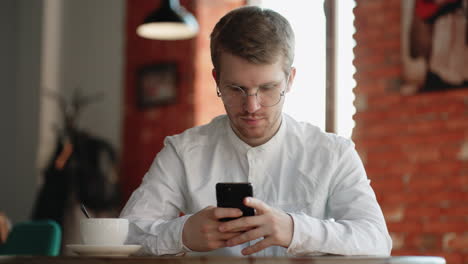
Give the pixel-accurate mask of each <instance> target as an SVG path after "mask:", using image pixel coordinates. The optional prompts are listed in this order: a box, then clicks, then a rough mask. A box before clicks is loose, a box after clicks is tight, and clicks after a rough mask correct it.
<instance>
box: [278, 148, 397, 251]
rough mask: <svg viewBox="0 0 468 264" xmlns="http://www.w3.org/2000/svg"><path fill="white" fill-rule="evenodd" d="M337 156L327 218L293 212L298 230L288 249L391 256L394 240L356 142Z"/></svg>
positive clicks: (296, 229)
mask: <svg viewBox="0 0 468 264" xmlns="http://www.w3.org/2000/svg"><path fill="white" fill-rule="evenodd" d="M336 160H337V161H336V167H335V170H334V172H333V174H332V178H331V181H330V188H329V196H328V201H327V207H326V216H327V217H326V218H327V219H325V220H324V219H318V218H314V217H311V216H309V215H307V214H305V213H289V214H290V215H291V216H292V218H293V221H294V233H293V239H292V241H291V244H290V246H289V248H288V251H287V253H288V254H291V255H301V256H303V255H316V254H317V253H322V254H338V255H375V256H389V255H390V251H391V248H392V241H391V238H390V235H389V234H388V230H387V226H386V224H385V219H384V217H383V214H382V211H381V209H380V206H379V204H378V203H377V200H376V197H375V194H374V191H373V190H372V188H371V186H370V184H369V183H370V181H369V180H368V179H367V176H366V173H365V170H364V167H363V165H362V162H361V160H360V158H359V156H358V154H357V152H356V151H355V149H354V145H353V144H350V145H348V147H347V148H345V150H344V151H342V154H341V155H340V156H339V157H337V159H336Z"/></svg>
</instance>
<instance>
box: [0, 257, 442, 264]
mask: <svg viewBox="0 0 468 264" xmlns="http://www.w3.org/2000/svg"><path fill="white" fill-rule="evenodd" d="M7 263H8V264H20V263H21V264H23V263H27V264H36V263H37V264H75V263H86V264H140V263H141V264H445V259H444V258H441V257H430V256H402V257H381V258H379V257H341V256H340V257H337V256H324V257H301V258H292V257H290V258H288V257H275V258H273V257H269V258H252V257H245V258H242V257H37V256H0V264H7Z"/></svg>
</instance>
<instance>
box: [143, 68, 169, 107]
mask: <svg viewBox="0 0 468 264" xmlns="http://www.w3.org/2000/svg"><path fill="white" fill-rule="evenodd" d="M137 81H138V83H137V101H138V102H137V103H138V106H139V107H140V108H148V107H153V106H158V105H165V104H170V103H174V102H175V101H176V98H177V66H176V64H175V63H160V64H152V65H147V66H144V67H142V68H140V69H139V70H138V72H137Z"/></svg>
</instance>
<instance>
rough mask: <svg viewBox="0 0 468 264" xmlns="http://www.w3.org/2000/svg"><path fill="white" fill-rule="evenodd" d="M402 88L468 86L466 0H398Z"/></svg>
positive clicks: (410, 90)
mask: <svg viewBox="0 0 468 264" xmlns="http://www.w3.org/2000/svg"><path fill="white" fill-rule="evenodd" d="M401 7H402V21H401V22H402V31H401V32H402V36H401V40H402V42H401V44H402V46H401V48H402V52H401V54H402V64H403V85H402V88H401V89H402V90H401V92H402V93H404V94H414V93H418V92H428V91H440V90H448V89H454V88H468V26H467V23H468V0H401Z"/></svg>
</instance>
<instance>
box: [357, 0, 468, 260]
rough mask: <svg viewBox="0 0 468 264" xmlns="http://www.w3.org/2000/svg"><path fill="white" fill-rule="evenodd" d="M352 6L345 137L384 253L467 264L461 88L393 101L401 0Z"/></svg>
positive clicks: (467, 140) (467, 106)
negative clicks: (362, 171)
mask: <svg viewBox="0 0 468 264" xmlns="http://www.w3.org/2000/svg"><path fill="white" fill-rule="evenodd" d="M356 2H357V6H356V8H355V16H356V17H355V26H356V34H355V39H356V42H357V46H356V47H355V61H354V64H355V66H356V74H355V79H356V81H357V87H356V88H355V90H354V91H355V94H356V101H355V105H356V107H357V113H356V114H355V116H354V119H355V121H356V128H355V129H354V133H353V139H354V141H355V142H356V147H357V149H358V151H359V153H360V155H361V156H362V158H363V161H364V163H365V166H366V169H367V173H368V176H369V178H370V179H371V181H372V182H371V184H372V186H373V188H374V190H375V191H376V194H377V198H378V200H379V203H380V205H381V206H382V209H383V211H384V214H385V217H386V220H387V224H388V228H389V231H390V232H391V235H392V238H393V242H394V249H393V252H392V254H393V255H439V256H444V257H445V258H446V259H447V263H449V264H458V263H468V87H467V88H465V89H458V90H449V91H445V92H431V93H419V94H415V95H406V96H405V95H401V94H400V93H399V92H398V90H399V88H400V84H401V75H402V65H401V62H400V56H401V46H400V33H401V30H400V25H401V23H400V19H401V10H400V2H401V0H386V1H383V0H381V1H376V0H362V1H361V0H359V1H356Z"/></svg>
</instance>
